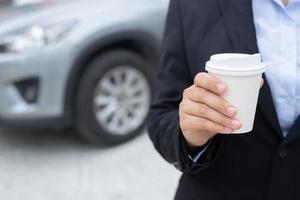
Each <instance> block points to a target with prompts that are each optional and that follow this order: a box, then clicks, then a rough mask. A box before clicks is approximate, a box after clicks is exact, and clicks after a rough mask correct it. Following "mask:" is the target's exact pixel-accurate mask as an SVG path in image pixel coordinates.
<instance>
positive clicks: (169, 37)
mask: <svg viewBox="0 0 300 200" xmlns="http://www.w3.org/2000/svg"><path fill="white" fill-rule="evenodd" d="M160 56H161V57H160V67H159V72H158V82H157V83H158V85H157V91H156V92H157V93H156V96H155V98H154V100H153V102H152V105H151V107H150V112H149V117H148V133H149V136H150V138H151V140H152V142H153V144H154V146H155V148H156V149H157V151H158V152H159V153H160V154H161V155H162V157H163V158H164V159H165V160H167V161H168V162H170V163H172V164H173V165H174V166H175V167H176V168H178V169H179V170H180V171H190V172H195V171H198V170H202V169H204V168H206V167H207V166H209V165H210V164H211V163H212V162H213V160H214V158H215V157H216V156H215V155H214V154H216V153H215V152H216V149H218V148H219V146H220V143H221V136H217V137H215V138H213V142H212V144H211V145H209V148H208V149H207V150H206V151H205V155H203V156H202V157H201V159H200V160H199V162H197V163H194V162H193V161H192V160H191V159H190V157H189V156H188V155H189V152H188V148H187V144H186V142H185V139H184V137H183V135H182V132H181V130H180V127H179V113H178V111H179V103H180V101H181V99H182V92H183V90H184V89H185V88H187V87H189V86H191V85H192V84H193V77H191V73H190V72H189V66H188V61H187V57H186V53H185V45H184V36H183V31H182V24H181V13H180V6H179V2H178V0H171V1H170V5H169V11H168V15H167V21H166V25H165V33H164V37H163V41H162V44H161V52H160Z"/></svg>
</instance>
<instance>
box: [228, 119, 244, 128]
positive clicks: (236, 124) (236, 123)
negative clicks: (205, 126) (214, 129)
mask: <svg viewBox="0 0 300 200" xmlns="http://www.w3.org/2000/svg"><path fill="white" fill-rule="evenodd" d="M241 125H242V123H241V122H240V121H238V120H232V121H231V125H230V126H231V128H233V129H239V128H241Z"/></svg>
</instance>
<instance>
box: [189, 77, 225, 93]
mask: <svg viewBox="0 0 300 200" xmlns="http://www.w3.org/2000/svg"><path fill="white" fill-rule="evenodd" d="M194 85H195V86H198V87H202V88H205V89H206V90H209V91H211V92H214V93H217V94H222V93H224V92H225V91H226V84H225V83H224V82H223V81H221V80H219V79H218V78H216V77H215V76H213V75H211V74H208V73H205V72H202V73H198V74H197V75H196V77H195V79H194Z"/></svg>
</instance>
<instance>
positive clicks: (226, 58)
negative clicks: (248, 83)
mask: <svg viewBox="0 0 300 200" xmlns="http://www.w3.org/2000/svg"><path fill="white" fill-rule="evenodd" d="M205 69H206V70H207V71H208V72H211V73H215V74H220V75H228V76H251V75H257V74H262V73H263V72H264V71H265V65H264V64H263V63H262V62H261V56H260V54H241V53H222V54H215V55H213V56H211V57H210V60H209V61H208V62H206V67H205Z"/></svg>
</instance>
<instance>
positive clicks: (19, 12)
mask: <svg viewBox="0 0 300 200" xmlns="http://www.w3.org/2000/svg"><path fill="white" fill-rule="evenodd" d="M57 5H58V2H57V1H42V2H37V3H32V4H24V5H21V6H13V5H5V6H3V7H0V23H1V22H3V21H7V20H11V19H14V18H17V17H20V16H23V15H26V14H29V13H36V12H42V11H43V10H44V9H49V8H51V7H54V6H57Z"/></svg>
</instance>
